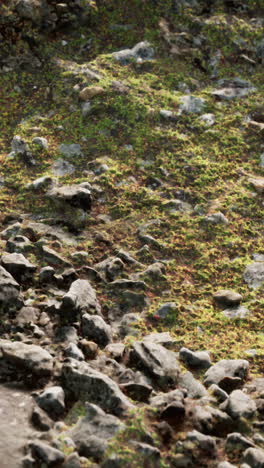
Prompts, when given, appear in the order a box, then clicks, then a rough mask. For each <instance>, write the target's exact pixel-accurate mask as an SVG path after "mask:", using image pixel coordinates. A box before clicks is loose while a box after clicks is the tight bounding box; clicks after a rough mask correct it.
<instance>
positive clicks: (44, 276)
mask: <svg viewBox="0 0 264 468" xmlns="http://www.w3.org/2000/svg"><path fill="white" fill-rule="evenodd" d="M54 275H55V270H54V268H53V267H51V266H46V267H43V268H41V270H40V272H39V281H40V282H41V283H52V282H54Z"/></svg>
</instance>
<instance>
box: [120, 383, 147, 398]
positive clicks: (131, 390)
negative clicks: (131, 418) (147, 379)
mask: <svg viewBox="0 0 264 468" xmlns="http://www.w3.org/2000/svg"><path fill="white" fill-rule="evenodd" d="M120 388H121V389H122V391H124V393H125V394H126V395H128V396H129V398H131V399H132V400H136V401H142V402H148V400H149V397H150V395H151V393H152V387H151V386H150V385H147V384H145V383H137V382H128V383H124V384H122V385H120Z"/></svg>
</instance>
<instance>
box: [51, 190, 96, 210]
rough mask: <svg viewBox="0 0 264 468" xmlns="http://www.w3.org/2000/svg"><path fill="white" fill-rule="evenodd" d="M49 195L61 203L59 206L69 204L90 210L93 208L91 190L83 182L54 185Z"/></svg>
mask: <svg viewBox="0 0 264 468" xmlns="http://www.w3.org/2000/svg"><path fill="white" fill-rule="evenodd" d="M47 197H49V198H50V199H52V200H53V201H54V202H55V203H57V204H59V206H63V205H65V204H68V205H70V206H71V207H73V208H81V209H82V210H84V211H90V209H91V204H92V198H91V192H90V190H88V189H87V188H85V187H83V186H82V185H81V184H79V185H77V184H72V185H62V186H61V187H54V188H52V189H51V190H49V191H48V192H47Z"/></svg>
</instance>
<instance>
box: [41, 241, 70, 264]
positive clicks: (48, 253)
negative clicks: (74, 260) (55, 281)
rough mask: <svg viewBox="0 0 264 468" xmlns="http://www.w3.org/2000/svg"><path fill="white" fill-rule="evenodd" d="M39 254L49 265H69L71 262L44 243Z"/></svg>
mask: <svg viewBox="0 0 264 468" xmlns="http://www.w3.org/2000/svg"><path fill="white" fill-rule="evenodd" d="M41 256H42V257H43V258H44V259H45V260H46V262H48V263H50V264H51V265H54V266H57V267H71V263H70V262H69V261H68V260H66V259H65V258H64V257H62V256H61V255H60V254H58V253H57V252H56V251H55V250H53V249H51V248H50V247H47V246H46V245H43V246H42V247H41Z"/></svg>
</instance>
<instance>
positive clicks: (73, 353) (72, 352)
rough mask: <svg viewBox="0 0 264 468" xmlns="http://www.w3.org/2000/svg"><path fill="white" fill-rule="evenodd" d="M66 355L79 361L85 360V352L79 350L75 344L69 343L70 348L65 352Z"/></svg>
mask: <svg viewBox="0 0 264 468" xmlns="http://www.w3.org/2000/svg"><path fill="white" fill-rule="evenodd" d="M64 354H65V356H67V357H71V358H73V359H77V361H83V360H84V354H83V352H82V351H81V350H80V348H78V346H77V344H75V343H69V344H68V346H67V347H66V348H65V350H64Z"/></svg>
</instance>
